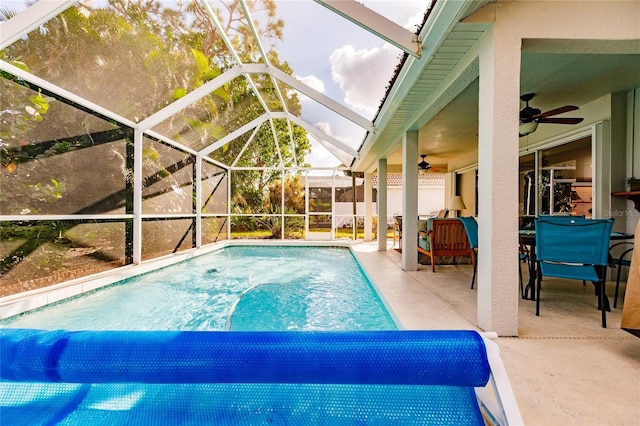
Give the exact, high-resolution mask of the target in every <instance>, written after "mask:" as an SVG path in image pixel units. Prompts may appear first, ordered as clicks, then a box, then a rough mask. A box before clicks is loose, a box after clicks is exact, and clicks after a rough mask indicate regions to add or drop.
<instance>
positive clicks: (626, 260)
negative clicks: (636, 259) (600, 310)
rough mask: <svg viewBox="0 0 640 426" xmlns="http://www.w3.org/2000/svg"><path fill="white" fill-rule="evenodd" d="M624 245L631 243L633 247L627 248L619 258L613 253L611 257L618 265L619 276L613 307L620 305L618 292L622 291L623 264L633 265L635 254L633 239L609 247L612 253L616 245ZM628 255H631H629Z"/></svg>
mask: <svg viewBox="0 0 640 426" xmlns="http://www.w3.org/2000/svg"><path fill="white" fill-rule="evenodd" d="M624 245H630V246H631V248H627V249H626V250H625V251H623V252H622V253H621V254H620V256H618V257H617V258H615V257H613V255H612V256H611V259H612V260H613V264H614V265H615V266H616V268H618V274H617V277H616V292H615V293H614V296H613V307H614V308H617V307H618V292H619V291H620V273H621V272H622V267H623V266H627V267H629V266H631V256H632V255H633V242H631V241H623V242H621V243H616V244H614V245H612V246H611V247H609V253H611V250H612V249H613V248H614V247H618V246H624ZM628 255H629V257H627V256H628Z"/></svg>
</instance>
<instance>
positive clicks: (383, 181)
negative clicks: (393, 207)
mask: <svg viewBox="0 0 640 426" xmlns="http://www.w3.org/2000/svg"><path fill="white" fill-rule="evenodd" d="M376 206H377V207H378V251H387V159H386V158H381V159H379V160H378V202H377V204H376Z"/></svg>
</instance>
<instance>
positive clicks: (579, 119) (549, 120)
mask: <svg viewBox="0 0 640 426" xmlns="http://www.w3.org/2000/svg"><path fill="white" fill-rule="evenodd" d="M583 120H584V118H582V117H564V118H563V117H552V118H545V117H541V118H539V119H537V120H536V121H537V122H538V123H552V124H578V123H582V121H583Z"/></svg>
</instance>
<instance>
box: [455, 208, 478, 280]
mask: <svg viewBox="0 0 640 426" xmlns="http://www.w3.org/2000/svg"><path fill="white" fill-rule="evenodd" d="M458 219H460V221H461V222H462V224H463V225H464V230H465V231H466V232H467V238H468V239H469V247H470V249H471V252H470V253H469V255H470V256H471V263H473V277H471V288H472V289H473V285H474V283H475V281H476V271H477V269H478V222H476V220H475V218H473V217H471V216H468V217H459V218H458Z"/></svg>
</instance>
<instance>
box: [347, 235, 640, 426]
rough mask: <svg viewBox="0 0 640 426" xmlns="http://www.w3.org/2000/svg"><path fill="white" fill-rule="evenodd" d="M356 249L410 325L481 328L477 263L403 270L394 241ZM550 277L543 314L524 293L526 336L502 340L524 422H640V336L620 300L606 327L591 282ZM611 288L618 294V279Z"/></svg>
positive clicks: (523, 331) (522, 325)
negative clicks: (627, 324)
mask: <svg viewBox="0 0 640 426" xmlns="http://www.w3.org/2000/svg"><path fill="white" fill-rule="evenodd" d="M353 249H354V251H355V252H356V254H357V256H358V258H359V260H360V262H361V263H362V265H363V267H364V268H365V270H366V271H367V273H368V274H369V276H370V277H371V278H372V279H373V280H374V281H375V282H376V284H377V286H378V287H379V290H380V292H381V293H382V295H383V297H384V298H385V299H386V301H387V302H388V303H389V305H390V306H391V307H392V309H393V310H394V311H395V313H396V315H397V317H398V319H399V320H400V322H401V323H402V324H403V326H404V327H405V328H407V329H478V328H477V326H476V322H475V319H476V309H477V308H476V290H471V289H470V288H469V283H470V282H471V273H472V269H471V265H442V266H438V268H437V269H436V273H432V272H431V268H430V267H428V266H420V267H419V269H418V271H413V272H404V271H403V270H402V268H401V267H400V265H401V254H400V253H398V252H396V251H394V250H392V249H391V248H389V250H388V251H386V252H379V251H378V250H377V242H373V243H356V244H354V245H353ZM525 273H526V272H525ZM525 276H526V275H525ZM552 281H553V282H552ZM545 282H549V284H548V285H547V286H546V287H545V290H544V292H543V297H544V299H543V303H542V305H541V316H540V317H536V316H535V302H532V301H528V300H520V305H519V318H518V321H519V333H518V334H519V336H518V337H508V338H505V337H501V338H499V339H498V340H497V343H498V345H499V347H500V349H501V351H502V359H503V362H504V363H505V366H506V369H507V372H508V374H509V378H510V380H511V385H512V387H513V389H514V393H515V396H516V399H517V400H518V405H519V407H520V411H521V413H522V417H523V419H524V422H525V424H527V425H637V424H639V421H640V420H639V419H640V339H639V338H637V337H634V336H632V335H631V334H629V333H627V332H625V331H623V330H621V329H620V317H621V309H620V307H621V302H620V300H619V301H618V308H617V309H616V308H612V312H610V313H607V324H608V328H606V329H603V328H602V327H601V326H600V313H599V311H597V310H596V308H595V303H596V298H595V296H594V292H593V286H592V285H591V284H587V286H586V287H583V286H582V284H581V283H580V282H577V281H567V280H551V279H549V280H545ZM514 285H516V286H517V285H518V283H517V282H515V283H514ZM607 288H608V294H609V297H610V298H611V297H612V294H613V288H614V284H612V283H609V284H608V287H607ZM545 295H546V296H545Z"/></svg>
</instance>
